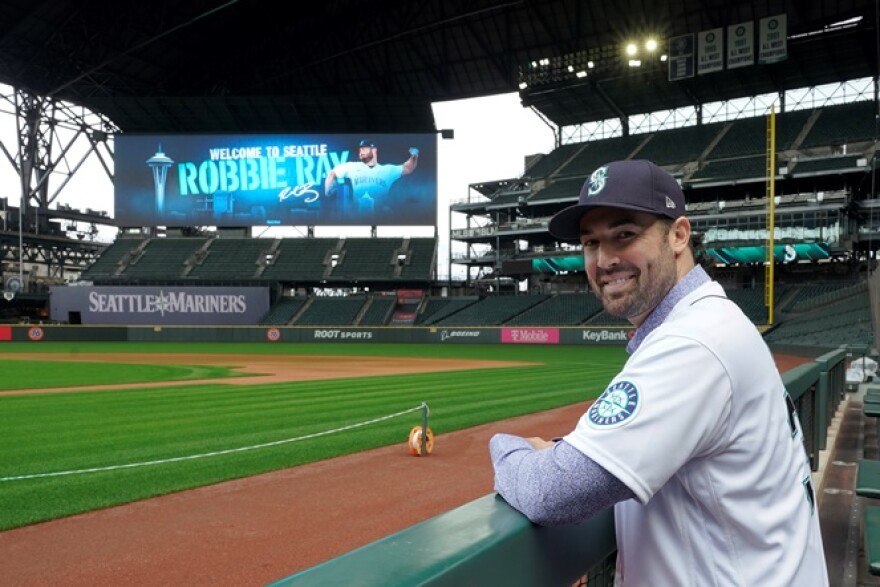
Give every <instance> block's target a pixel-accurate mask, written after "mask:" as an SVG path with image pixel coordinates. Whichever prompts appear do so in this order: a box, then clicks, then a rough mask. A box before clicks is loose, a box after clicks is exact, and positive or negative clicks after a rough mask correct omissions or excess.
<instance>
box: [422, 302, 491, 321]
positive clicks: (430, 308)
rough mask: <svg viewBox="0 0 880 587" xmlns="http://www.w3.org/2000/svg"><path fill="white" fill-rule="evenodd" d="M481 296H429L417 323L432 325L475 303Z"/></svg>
mask: <svg viewBox="0 0 880 587" xmlns="http://www.w3.org/2000/svg"><path fill="white" fill-rule="evenodd" d="M478 299H479V298H477V297H476V296H462V297H455V298H428V299H427V300H426V301H425V307H424V309H423V310H422V313H421V314H420V315H419V317H418V318H416V324H417V325H422V326H430V325H433V324H436V323H437V322H439V321H441V320H443V319H444V318H447V317H449V316H452V315H453V314H455V313H456V312H458V311H461V310H463V309H464V308H467V307H468V306H470V305H472V304H475V303H476V302H477V301H478Z"/></svg>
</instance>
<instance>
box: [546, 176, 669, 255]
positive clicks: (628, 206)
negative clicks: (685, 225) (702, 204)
mask: <svg viewBox="0 0 880 587" xmlns="http://www.w3.org/2000/svg"><path fill="white" fill-rule="evenodd" d="M598 207H605V208H622V209H624V210H633V211H635V212H647V213H648V214H655V215H657V216H666V217H667V218H672V219H675V218H678V217H679V216H683V215H684V213H685V208H684V193H682V191H681V186H679V185H678V182H677V181H676V180H675V178H674V177H672V176H671V175H670V174H669V173H668V172H667V171H665V170H663V169H661V168H660V167H658V166H656V165H654V164H653V163H651V162H650V161H647V160H645V159H629V160H626V161H613V162H611V163H608V164H606V165H603V166H602V167H600V168H599V169H597V170H596V171H594V172H593V173H592V175H590V177H588V178H587V181H585V182H584V186H583V187H582V188H581V193H580V196H579V197H578V203H577V204H574V205H573V206H569V207H568V208H565V209H563V210H560V211H559V212H557V213H556V215H555V216H553V218H551V219H550V223H549V224H548V225H547V229H548V230H549V231H550V234H551V235H553V236H554V237H556V238H558V239H560V240H578V239H579V238H580V233H581V226H580V225H581V217H583V215H584V214H586V213H587V212H589V211H590V210H592V209H593V208H598Z"/></svg>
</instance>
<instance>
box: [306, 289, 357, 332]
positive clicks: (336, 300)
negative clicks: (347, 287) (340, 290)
mask: <svg viewBox="0 0 880 587" xmlns="http://www.w3.org/2000/svg"><path fill="white" fill-rule="evenodd" d="M366 302H367V298H366V297H364V296H349V297H328V296H318V297H315V298H312V300H311V302H309V304H308V305H307V306H306V308H305V309H304V310H303V311H302V314H300V315H299V317H298V318H297V319H296V320H294V322H293V324H295V325H296V326H352V325H354V321H355V318H357V316H358V313H359V312H360V311H361V309H362V308H363V307H364V304H365V303H366Z"/></svg>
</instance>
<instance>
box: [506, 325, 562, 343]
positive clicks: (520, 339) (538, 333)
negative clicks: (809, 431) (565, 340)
mask: <svg viewBox="0 0 880 587" xmlns="http://www.w3.org/2000/svg"><path fill="white" fill-rule="evenodd" d="M501 342H502V343H504V344H559V329H558V328H502V329H501Z"/></svg>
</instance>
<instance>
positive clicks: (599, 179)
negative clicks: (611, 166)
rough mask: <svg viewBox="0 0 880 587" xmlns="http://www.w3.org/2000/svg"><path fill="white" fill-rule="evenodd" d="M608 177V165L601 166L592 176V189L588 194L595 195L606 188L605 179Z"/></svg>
mask: <svg viewBox="0 0 880 587" xmlns="http://www.w3.org/2000/svg"><path fill="white" fill-rule="evenodd" d="M607 177H608V166H607V165H605V166H604V167H600V168H599V169H597V170H596V171H594V172H593V174H592V175H591V176H590V189H589V190H587V196H595V195H596V194H598V193H599V192H601V191H602V190H603V189H605V179H606V178H607Z"/></svg>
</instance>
